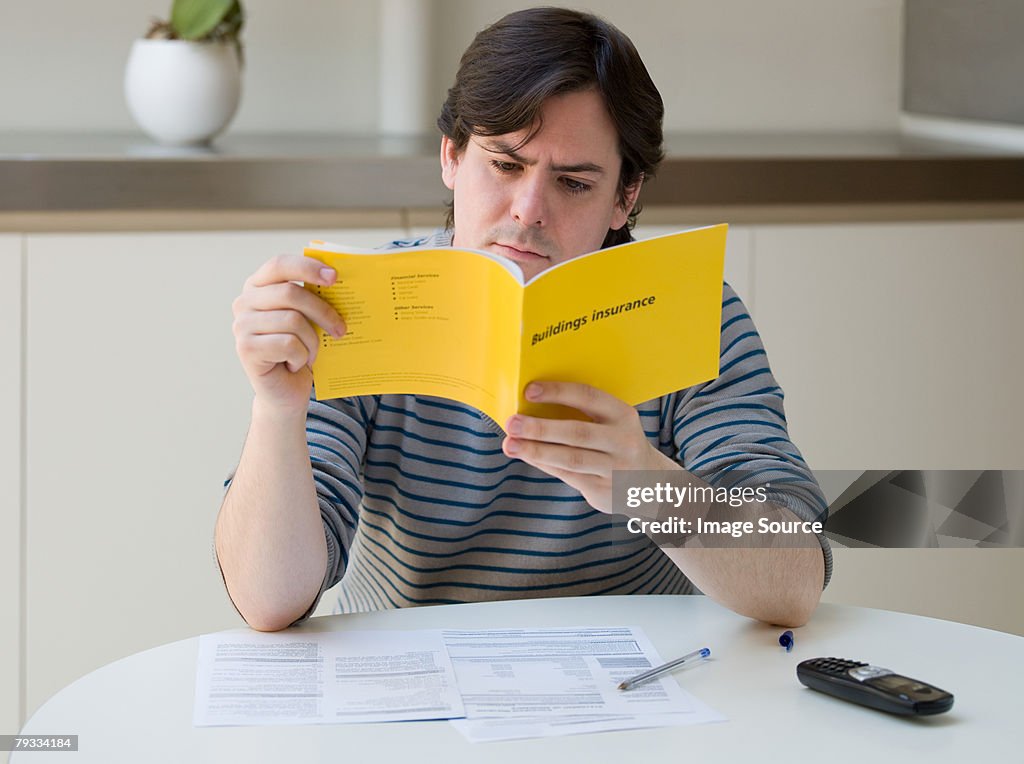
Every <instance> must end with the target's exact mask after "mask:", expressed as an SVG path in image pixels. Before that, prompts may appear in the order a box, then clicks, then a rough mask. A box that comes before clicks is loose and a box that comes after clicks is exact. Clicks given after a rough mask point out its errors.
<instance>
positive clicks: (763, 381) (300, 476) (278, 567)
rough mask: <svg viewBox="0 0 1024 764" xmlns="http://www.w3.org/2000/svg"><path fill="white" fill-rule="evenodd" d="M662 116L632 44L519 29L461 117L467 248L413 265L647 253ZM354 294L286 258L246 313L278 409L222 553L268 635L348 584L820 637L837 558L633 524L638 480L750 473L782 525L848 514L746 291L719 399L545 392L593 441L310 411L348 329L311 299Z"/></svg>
mask: <svg viewBox="0 0 1024 764" xmlns="http://www.w3.org/2000/svg"><path fill="white" fill-rule="evenodd" d="M662 113H663V109H662V102H661V97H660V95H659V94H658V91H657V89H656V88H655V86H654V84H653V82H652V81H651V79H650V77H649V75H648V74H647V70H646V68H645V67H644V65H643V62H642V61H641V60H640V57H639V55H638V54H637V52H636V50H635V48H634V47H633V45H632V43H631V42H630V41H629V39H628V38H626V37H625V36H624V35H623V34H622V33H621V32H619V31H618V30H617V29H615V28H614V27H612V26H611V25H609V24H607V23H605V22H603V21H601V20H599V19H597V18H595V17H592V16H589V15H586V14H580V13H576V12H573V11H567V10H559V9H531V10H527V11H521V12H518V13H513V14H511V15H509V16H507V17H505V18H504V19H502V20H501V21H499V22H498V23H497V24H495V25H493V26H491V27H489V28H488V29H486V30H484V31H483V32H481V33H480V34H479V35H477V38H476V39H475V40H474V42H473V43H472V45H471V46H470V47H469V49H467V51H466V53H465V54H464V56H463V58H462V62H461V64H460V68H459V72H458V74H457V76H456V81H455V85H454V86H453V87H452V89H451V90H450V91H449V94H448V99H447V101H446V102H445V104H444V107H443V109H442V112H441V116H440V118H439V120H438V126H439V127H440V128H441V131H442V133H443V137H442V139H441V175H442V178H443V180H444V182H445V184H446V185H447V187H448V188H449V189H451V190H452V192H453V196H454V201H453V207H452V211H451V214H450V215H449V221H448V226H447V228H446V229H445V230H444V231H441V232H438V233H437V234H435V235H434V236H433V237H429V238H428V239H427V240H422V241H421V242H406V243H396V245H406V246H407V245H409V244H412V243H429V244H434V245H448V244H454V245H457V246H459V247H463V248H476V249H485V250H489V251H491V252H495V253H498V254H501V255H505V256H506V257H509V258H511V259H513V260H515V261H516V262H517V263H519V265H520V266H521V268H522V269H523V271H524V273H525V275H526V277H527V278H529V277H531V276H533V275H535V274H537V273H539V272H541V271H543V270H545V269H546V268H550V267H551V266H553V265H555V264H557V263H560V262H563V261H565V260H568V259H570V258H573V257H577V256H579V255H582V254H585V253H587V252H591V251H593V250H595V249H598V248H600V247H602V246H609V245H613V244H616V243H620V242H623V241H629V240H630V233H629V230H630V227H631V225H632V222H633V220H634V219H635V214H636V211H635V205H636V199H637V196H638V194H639V192H640V187H641V185H642V183H643V181H644V179H645V178H646V177H649V176H650V175H651V174H652V173H653V172H654V170H655V168H656V166H657V164H658V162H659V161H660V160H661V157H662V149H661V143H662V132H661V121H662ZM335 279H336V274H335V273H334V272H333V271H332V270H331V269H328V268H324V267H322V264H321V263H319V262H317V261H315V260H312V259H309V258H303V257H298V256H294V257H287V256H286V257H279V258H275V259H273V260H271V261H270V262H268V263H267V264H265V265H264V266H263V267H261V268H260V269H259V270H258V271H257V272H256V273H255V274H254V275H253V276H252V277H250V279H249V280H248V281H247V282H246V286H245V288H244V291H243V293H242V294H241V295H240V296H239V297H238V298H237V299H236V301H235V304H234V313H235V324H234V332H235V336H236V340H237V351H238V355H239V357H240V359H241V362H242V365H243V367H244V368H245V371H246V373H247V375H248V377H249V380H250V382H251V384H252V386H253V388H254V391H255V398H254V401H253V408H252V422H251V427H250V430H249V434H248V437H247V440H246V443H245V447H244V449H243V453H242V457H241V460H240V463H239V465H238V469H237V471H236V473H235V475H234V477H233V480H232V483H231V486H230V488H229V490H228V493H227V496H226V497H225V500H224V504H223V507H222V508H221V513H220V516H219V518H218V522H217V529H216V548H217V556H218V561H219V563H220V565H221V569H222V572H223V575H224V580H225V583H226V586H227V588H228V591H229V593H230V595H231V598H232V601H233V602H234V604H235V606H236V607H237V608H238V610H239V612H240V613H241V614H242V616H243V617H244V618H245V619H246V621H247V622H248V623H249V624H250V625H251V626H253V627H254V628H257V629H262V630H275V629H281V628H284V627H286V626H288V625H289V624H291V623H293V622H295V621H296V620H298V619H301V618H303V617H305V616H306V615H308V614H309V613H310V612H312V610H313V608H314V607H315V605H316V603H317V601H318V600H319V597H320V595H321V594H322V593H323V591H324V590H325V589H326V588H328V587H330V586H333V585H334V584H335V583H337V582H338V581H339V580H340V579H341V577H342V576H343V575H344V576H345V578H344V583H343V585H342V587H341V594H340V595H339V602H340V604H341V606H342V609H343V610H346V611H348V610H360V609H370V608H386V607H401V606H408V605H418V604H433V603H446V602H462V601H474V600H484V599H498V598H512V597H530V596H553V595H579V594H602V593H614V594H626V593H632V592H638V593H688V592H692V591H694V586H696V587H697V588H699V589H700V590H701V591H703V592H704V593H706V594H708V595H709V596H711V597H713V598H715V599H716V600H718V601H719V602H721V603H723V604H725V605H726V606H728V607H730V608H732V609H734V610H736V611H737V612H739V613H743V614H745V615H748V616H751V617H753V618H757V619H760V620H764V621H768V622H772V623H780V624H786V625H800V624H802V623H804V622H805V621H806V620H807V618H808V617H809V615H810V614H811V612H812V611H813V610H814V608H815V607H816V605H817V602H818V600H819V598H820V593H821V589H822V587H823V584H824V583H825V582H826V581H827V578H828V575H829V571H830V567H831V563H830V556H829V552H828V547H827V544H826V543H825V542H824V541H822V542H821V544H820V545H819V544H818V542H817V541H816V540H814V541H813V547H807V546H806V545H805V546H804V547H803V548H773V549H747V548H712V549H709V548H690V547H686V548H678V549H676V548H673V549H664V550H663V549H659V548H658V546H657V545H655V543H654V542H653V541H652V539H651V538H648V537H647V536H645V535H642V534H640V535H637V534H629V533H624V532H623V528H624V526H625V523H626V520H627V518H625V517H622V516H613V515H612V514H610V513H611V511H612V509H613V507H612V498H611V481H612V473H613V472H614V471H617V470H671V471H673V473H675V474H679V475H680V476H684V477H686V478H687V479H688V480H692V481H693V482H694V483H695V484H701V485H706V484H705V483H704V482H703V481H704V480H705V479H706V480H709V481H714V480H715V479H717V477H720V476H721V475H723V474H724V473H726V472H729V471H731V470H733V469H735V468H740V469H741V470H742V471H743V472H744V473H745V474H746V475H747V476H748V477H749V479H750V480H756V479H757V478H755V477H754V476H761V477H760V478H759V480H760V481H761V482H762V483H763V482H765V480H766V479H767V480H770V479H772V478H780V480H778V481H777V482H778V483H779V484H781V485H784V486H785V491H784V492H781V491H780V490H778V489H777V488H776V489H774V490H773V492H772V493H770V494H769V499H770V501H771V506H770V507H768V508H767V509H770V511H771V512H772V513H774V515H773V516H775V517H778V518H788V519H797V518H800V519H804V520H808V519H815V518H817V517H819V516H820V515H821V514H822V513H823V512H824V502H823V500H822V498H821V494H820V491H819V490H818V487H817V485H816V483H815V482H814V479H813V477H812V476H811V475H810V472H809V470H808V469H807V467H806V465H805V464H804V462H803V460H802V458H801V457H800V455H799V452H798V451H797V450H796V448H795V447H794V446H793V445H792V443H790V442H789V439H788V436H787V434H786V429H785V418H784V415H783V411H782V393H781V390H780V389H779V388H778V386H777V385H776V384H775V382H774V380H773V379H772V377H771V373H770V371H769V369H768V366H767V364H766V360H765V356H764V350H763V348H762V347H761V343H760V340H759V338H758V336H757V332H756V330H755V329H754V327H753V324H752V323H751V321H750V318H749V316H748V315H747V314H746V310H745V308H744V307H743V305H742V303H741V302H740V301H739V298H738V297H736V296H735V294H734V293H733V292H732V290H731V289H730V288H729V287H728V286H726V287H725V290H724V296H723V325H722V358H721V375H720V376H719V377H718V379H716V380H713V381H712V382H709V383H707V384H705V385H700V386H697V387H694V388H690V389H688V390H682V391H679V392H677V393H674V394H672V395H669V396H665V397H663V398H661V399H657V400H654V401H649V402H647V403H645V404H641V405H640V406H637V407H635V408H634V407H630V406H628V405H626V404H625V403H623V402H622V401H620V400H618V399H616V398H614V397H612V396H610V395H608V394H606V393H604V392H602V391H600V390H596V389H594V388H590V387H587V386H584V385H579V384H568V383H563V382H560V381H558V380H537V381H536V382H535V383H533V384H531V385H530V386H529V387H528V388H527V390H526V395H527V397H529V398H531V399H533V400H537V401H545V402H551V403H559V404H563V405H566V406H570V407H572V408H575V409H577V410H578V411H580V412H581V415H582V416H581V419H585V420H586V421H554V420H545V419H538V418H534V417H527V416H523V415H518V414H517V415H515V416H513V417H511V418H510V420H509V421H508V422H502V423H496V422H493V421H491V420H490V419H489V418H488V417H487V416H485V415H484V414H482V413H481V412H479V411H475V410H473V409H470V408H469V407H467V406H465V405H463V404H458V403H456V402H454V401H447V400H441V399H436V398H428V397H424V396H412V395H377V396H365V397H360V398H354V399H339V400H332V401H323V402H317V401H315V400H310V390H311V373H310V370H309V368H308V366H309V364H310V363H311V362H312V359H313V358H314V356H315V353H316V350H317V339H316V335H315V333H314V329H313V327H312V326H311V322H312V323H315V324H318V325H320V326H322V327H324V328H325V329H327V330H328V331H330V332H331V333H333V334H334V335H335V336H341V335H343V334H344V331H345V326H344V321H343V318H342V317H341V316H339V315H337V314H336V313H335V312H334V311H333V309H331V308H330V307H329V306H328V305H327V304H326V303H324V302H322V301H320V300H319V299H318V298H316V297H315V296H313V295H312V294H310V293H309V292H307V291H306V290H303V289H302V288H300V287H298V286H296V285H295V284H293V283H290V282H294V281H306V282H313V283H319V284H324V285H330V284H332V283H334V280H335ZM666 341H667V343H668V345H667V347H666V350H671V344H670V342H671V341H670V338H666ZM443 351H444V349H443V348H442V349H439V352H443ZM503 428H504V433H503V432H502V429H503ZM506 433H507V434H506ZM737 474H739V473H737ZM765 476H767V478H766V477H765ZM619 509H620V510H621V508H619ZM763 509H764V508H763ZM706 510H707V507H686V506H684V507H683V508H682V510H681V511H682V512H683V513H684V515H685V513H686V512H687V511H690V512H691V516H693V514H694V513H699V512H702V511H706ZM744 511H747V513H748V514H749V512H750V511H753V510H749V511H748V510H744ZM737 512H739V511H737ZM751 516H753V515H751ZM732 517H733V519H744V518H743V517H740V516H739V515H738V514H737V513H736V512H734V513H733V516H732ZM812 539H813V537H812ZM783 546H784V545H783Z"/></svg>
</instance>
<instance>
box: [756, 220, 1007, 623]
mask: <svg viewBox="0 0 1024 764" xmlns="http://www.w3.org/2000/svg"><path fill="white" fill-rule="evenodd" d="M753 249H754V253H755V254H754V261H753V274H754V278H753V294H754V300H755V303H756V306H757V308H756V314H755V318H756V321H757V325H758V328H759V330H760V331H761V334H762V337H763V339H764V342H765V346H766V347H767V349H768V357H769V359H770V361H771V365H772V369H773V371H774V372H775V375H776V377H777V378H778V379H779V381H780V384H781V385H782V387H783V389H784V390H785V391H786V413H787V417H788V420H789V425H790V431H791V434H792V436H793V439H794V442H796V443H797V445H798V446H799V447H800V448H801V450H802V451H803V453H804V455H805V457H806V458H807V460H808V463H809V464H810V465H811V467H813V468H814V469H816V470H824V469H845V470H868V469H882V470H897V469H1024V399H1022V391H1021V382H1020V381H1021V379H1024V341H1022V333H1024V300H1022V299H1021V295H1022V294H1024V223H1022V222H1019V221H1015V222H985V223H980V222H979V223H927V224H907V223H901V224H872V225H843V226H840V225H818V226H761V227H758V228H757V229H756V231H755V234H754V247H753ZM835 563H836V565H835V575H834V576H833V580H832V585H831V586H830V587H829V589H828V590H827V591H826V592H825V595H824V599H825V600H827V601H834V602H844V603H847V604H856V605H866V606H870V607H881V608H886V609H893V610H903V611H906V612H911V613H919V614H924V615H931V616H935V617H940V618H949V619H952V620H960V621H964V622H968V623H975V624H979V625H982V626H988V627H991V628H998V629H1006V630H1009V631H1015V632H1017V633H1024V608H1021V606H1020V591H1019V582H1020V580H1021V575H1022V574H1024V549H916V550H910V549H877V550H875V549H870V550H869V549H849V550H837V552H836V560H835Z"/></svg>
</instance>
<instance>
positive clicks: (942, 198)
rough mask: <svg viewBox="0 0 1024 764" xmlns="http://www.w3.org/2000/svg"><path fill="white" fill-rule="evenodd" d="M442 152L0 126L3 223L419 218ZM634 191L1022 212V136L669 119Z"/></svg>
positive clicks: (706, 203) (851, 206)
mask: <svg viewBox="0 0 1024 764" xmlns="http://www.w3.org/2000/svg"><path fill="white" fill-rule="evenodd" d="M437 152H438V139H437V138H436V137H434V136H422V137H412V138H386V137H380V136H331V135H322V134H301V133H295V134H287V135H285V134H282V135H235V134H228V135H226V136H225V137H223V138H222V139H220V140H218V141H216V142H215V143H214V144H213V146H211V147H208V148H167V147H161V146H157V145H155V144H153V143H150V142H149V141H147V140H146V139H145V138H143V137H141V136H139V135H137V134H114V133H108V134H29V133H0V227H2V228H6V229H7V230H18V229H19V225H17V223H18V221H21V222H22V223H25V222H26V221H27V222H28V223H29V224H28V225H20V229H22V230H25V229H33V228H44V229H45V228H46V227H47V226H46V221H47V220H50V221H51V222H52V221H59V220H60V219H61V216H65V217H67V216H69V215H70V219H76V220H79V221H85V220H89V219H95V220H101V219H102V216H103V215H107V216H109V215H110V214H111V213H120V214H121V219H122V220H123V219H125V213H127V218H130V219H134V220H135V221H136V223H137V224H140V225H141V223H140V221H141V220H145V219H153V220H157V219H159V217H160V215H165V216H166V214H167V213H168V212H170V211H173V212H174V213H175V214H176V215H177V219H179V220H181V219H182V215H183V214H186V213H194V215H195V218H194V219H195V220H197V221H198V220H201V219H203V218H204V216H205V217H206V218H209V217H210V216H211V215H212V216H214V217H215V218H216V217H217V213H222V214H221V215H220V217H221V218H223V217H224V214H229V213H230V214H234V215H235V216H236V217H237V216H241V217H240V218H239V219H246V216H248V218H250V219H252V218H254V217H255V216H257V215H259V216H261V217H263V216H269V217H268V218H266V219H269V220H273V219H275V215H276V216H277V219H279V220H280V219H285V218H282V217H281V216H282V215H284V216H286V217H287V216H288V215H290V216H291V217H292V219H296V218H295V216H296V215H299V216H300V217H301V216H302V215H305V216H310V215H312V216H314V217H315V216H316V215H318V214H319V215H321V217H322V216H323V215H334V216H336V217H337V216H338V215H341V216H342V217H345V218H351V217H352V214H353V213H358V214H360V215H362V214H363V213H373V212H376V213H378V214H386V213H390V212H395V211H404V212H403V214H404V215H405V218H403V220H404V221H405V222H406V223H412V224H416V222H417V220H416V211H420V212H422V213H425V214H429V216H430V219H431V220H436V216H437V210H439V209H441V208H443V206H444V204H445V203H446V201H447V199H448V198H449V193H448V191H447V189H446V188H444V186H443V185H442V183H441V179H440V172H439V167H438V157H437ZM642 202H643V203H644V205H645V207H646V208H648V209H649V210H651V211H652V212H651V214H645V220H647V221H649V222H657V218H658V217H659V214H660V216H662V217H664V215H665V211H666V210H673V209H675V210H679V209H686V210H690V211H691V212H693V211H697V214H698V215H699V213H700V211H701V210H704V211H711V210H714V211H715V213H718V211H719V210H724V211H725V212H727V213H728V212H729V211H732V212H736V213H740V217H741V218H742V217H743V214H742V213H743V211H746V212H747V213H748V214H747V215H746V217H748V218H750V214H749V213H750V212H751V211H752V210H753V211H758V210H759V211H760V215H761V217H762V218H763V219H766V220H784V219H786V215H787V210H788V211H790V212H791V211H792V210H793V209H800V210H803V217H804V218H806V217H807V216H808V215H810V216H811V217H812V218H813V217H814V216H815V214H817V215H818V217H821V216H824V217H826V218H828V217H829V216H830V215H833V214H834V213H835V214H837V211H838V210H846V215H847V217H848V216H849V214H850V211H851V210H852V211H856V210H857V209H860V210H861V214H862V215H863V214H867V213H865V212H864V211H869V210H876V211H877V210H881V209H883V208H886V207H892V208H899V209H904V210H919V211H920V210H924V209H927V208H931V209H933V210H947V211H948V210H954V211H955V210H959V211H960V214H959V215H957V214H954V215H953V216H954V217H957V216H959V217H972V216H975V215H977V216H980V217H993V216H994V217H1022V216H1024V152H1013V151H1009V150H1004V149H996V148H986V147H982V146H975V145H971V144H966V143H951V142H943V141H935V140H928V139H922V138H915V137H912V136H907V135H902V134H900V133H896V132H893V133H850V134H841V133H840V134H822V133H808V134H793V133H787V134H770V133H769V134H762V133H744V134H717V135H716V134H699V133H692V134H670V135H667V136H666V159H665V162H664V163H663V164H662V166H661V168H660V170H659V172H658V175H657V177H656V178H654V179H653V180H651V181H650V182H648V183H647V184H646V185H645V187H644V191H643V195H642ZM815 210H817V213H815ZM659 211H660V213H659ZM972 211H973V212H972ZM986 211H987V213H986ZM83 213H94V215H93V218H90V217H89V216H88V215H83ZM97 214H98V215H99V217H96V215H97ZM140 216H141V217H140ZM154 216H155V217H154ZM854 216H855V217H856V214H855V215H854ZM730 217H731V218H733V219H735V217H736V216H735V215H730ZM753 217H754V218H755V219H756V218H757V217H758V215H757V214H754V216H753ZM839 217H843V215H842V214H839ZM868 217H872V215H871V214H868ZM874 217H877V215H875V216H874ZM882 217H885V215H882ZM55 227H57V228H59V227H60V226H59V225H56V226H55ZM85 227H88V224H85ZM100 227H103V226H102V225H100ZM129 227H137V225H136V226H129Z"/></svg>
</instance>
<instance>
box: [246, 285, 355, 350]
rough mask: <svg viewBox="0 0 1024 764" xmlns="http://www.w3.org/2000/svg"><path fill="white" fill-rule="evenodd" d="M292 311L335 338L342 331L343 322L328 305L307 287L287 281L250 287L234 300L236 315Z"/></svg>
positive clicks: (343, 330) (343, 331)
mask: <svg viewBox="0 0 1024 764" xmlns="http://www.w3.org/2000/svg"><path fill="white" fill-rule="evenodd" d="M249 310H256V311H273V310H293V311H297V312H299V313H301V314H302V315H303V316H305V317H306V319H307V320H309V321H312V322H313V323H314V324H316V325H317V326H320V327H323V329H324V330H325V331H327V332H329V333H331V334H333V335H334V336H335V337H340V336H341V335H343V334H344V333H345V321H344V320H343V319H342V317H341V316H339V315H338V312H337V311H336V310H335V309H334V308H332V307H331V305H330V304H329V303H328V302H327V301H326V300H324V299H323V298H321V297H317V296H316V295H315V294H313V293H312V292H310V291H309V290H308V289H303V288H302V287H300V286H297V285H296V284H291V283H288V282H285V283H281V284H270V285H268V286H265V287H259V288H257V289H250V290H249V291H247V292H245V293H244V295H243V296H242V297H240V298H239V300H238V301H236V305H235V315H238V314H239V313H244V312H245V311H249Z"/></svg>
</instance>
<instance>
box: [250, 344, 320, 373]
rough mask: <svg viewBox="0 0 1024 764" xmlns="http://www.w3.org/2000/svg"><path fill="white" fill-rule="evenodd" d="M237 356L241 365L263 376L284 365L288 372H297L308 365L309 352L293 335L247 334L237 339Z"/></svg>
mask: <svg viewBox="0 0 1024 764" xmlns="http://www.w3.org/2000/svg"><path fill="white" fill-rule="evenodd" d="M237 344H238V354H239V357H240V358H241V359H242V361H243V363H245V364H246V365H247V366H250V367H251V368H252V369H253V370H254V371H255V372H256V374H258V375H259V376H263V375H264V374H268V373H269V372H271V371H273V369H274V368H275V367H276V366H277V365H278V364H284V365H285V366H286V367H287V369H288V371H290V372H296V371H299V370H300V369H301V368H302V367H303V366H305V365H306V364H307V363H309V351H308V349H307V348H306V346H305V345H304V344H303V343H302V341H301V340H300V339H299V338H298V337H296V336H295V335H294V334H248V335H244V336H242V337H240V338H239V339H238V342H237Z"/></svg>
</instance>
